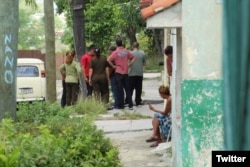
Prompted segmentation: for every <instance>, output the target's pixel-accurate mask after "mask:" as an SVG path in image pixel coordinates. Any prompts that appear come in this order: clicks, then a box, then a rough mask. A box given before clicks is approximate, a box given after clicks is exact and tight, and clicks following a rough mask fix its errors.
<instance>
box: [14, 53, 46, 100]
mask: <svg viewBox="0 0 250 167" xmlns="http://www.w3.org/2000/svg"><path fill="white" fill-rule="evenodd" d="M16 88H17V92H16V93H17V94H16V96H17V102H22V101H44V100H45V99H46V75H45V67H44V62H43V61H42V60H40V59H36V58H18V59H17V86H16Z"/></svg>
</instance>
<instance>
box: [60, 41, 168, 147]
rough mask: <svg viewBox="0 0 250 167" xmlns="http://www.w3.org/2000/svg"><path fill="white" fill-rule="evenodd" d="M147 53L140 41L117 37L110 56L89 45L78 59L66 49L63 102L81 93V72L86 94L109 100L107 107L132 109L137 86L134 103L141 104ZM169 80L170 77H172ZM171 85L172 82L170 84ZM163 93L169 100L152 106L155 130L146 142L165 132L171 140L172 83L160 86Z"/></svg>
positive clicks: (157, 139) (69, 102) (159, 138)
mask: <svg viewBox="0 0 250 167" xmlns="http://www.w3.org/2000/svg"><path fill="white" fill-rule="evenodd" d="M172 52H173V51H172V46H167V47H166V48H165V50H164V53H165V54H166V56H167V62H166V63H167V67H168V68H167V71H168V76H169V77H171V76H172V62H173V58H172ZM145 62H146V61H145V53H144V52H143V51H142V50H140V49H139V43H138V42H134V43H133V50H132V51H130V50H127V49H125V48H124V47H123V43H122V40H121V39H117V40H116V46H110V47H109V56H107V57H105V56H103V55H102V53H101V50H100V48H98V47H96V45H90V46H89V48H88V52H87V53H85V54H84V55H83V56H82V58H81V62H80V63H79V62H78V61H77V60H76V59H75V52H74V51H71V52H67V53H66V58H65V63H64V64H63V65H61V67H60V72H61V74H62V78H63V79H62V81H63V88H64V89H63V95H62V100H61V104H62V107H64V106H65V105H67V106H69V105H74V104H76V103H77V100H78V96H79V87H80V85H79V76H80V75H82V76H83V78H84V81H85V83H86V86H87V96H88V97H89V96H92V93H93V94H94V97H95V98H96V100H99V101H102V102H103V103H104V104H106V106H107V109H113V108H116V109H123V108H124V106H125V105H126V103H127V104H128V107H129V109H130V110H133V100H132V95H133V92H134V90H135V99H134V101H135V105H137V106H138V105H141V104H142V99H141V94H142V81H143V66H144V65H145ZM169 81H170V80H169ZM109 84H110V86H111V90H112V94H113V97H114V105H113V106H112V107H111V106H110V105H109V94H110V92H109ZM169 85H170V84H169ZM158 91H159V94H160V96H161V97H162V98H163V99H165V100H166V102H165V107H164V109H163V110H159V109H156V108H154V107H153V106H152V105H151V104H149V109H150V110H151V111H153V112H154V117H153V119H152V126H153V133H152V136H151V137H150V138H148V139H147V140H146V142H154V143H153V144H151V145H150V147H155V146H158V144H159V143H161V142H162V135H161V134H163V136H165V137H166V138H167V140H171V124H172V123H171V108H172V107H171V103H172V102H171V92H170V87H169V86H160V87H159V89H158Z"/></svg>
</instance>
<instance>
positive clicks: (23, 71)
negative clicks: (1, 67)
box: [17, 66, 39, 77]
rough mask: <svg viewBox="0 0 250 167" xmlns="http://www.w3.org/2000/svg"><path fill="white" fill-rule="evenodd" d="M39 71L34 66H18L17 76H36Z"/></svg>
mask: <svg viewBox="0 0 250 167" xmlns="http://www.w3.org/2000/svg"><path fill="white" fill-rule="evenodd" d="M38 76H39V72H38V68H37V67H36V66H18V67H17V77H38Z"/></svg>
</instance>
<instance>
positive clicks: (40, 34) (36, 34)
mask: <svg viewBox="0 0 250 167" xmlns="http://www.w3.org/2000/svg"><path fill="white" fill-rule="evenodd" d="M39 13H40V14H41V13H42V12H41V11H39V9H38V8H30V7H29V6H27V5H26V4H25V3H24V2H22V1H20V5H19V33H18V49H40V48H41V47H42V46H43V45H44V24H43V16H41V15H39Z"/></svg>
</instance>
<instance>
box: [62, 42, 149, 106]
mask: <svg viewBox="0 0 250 167" xmlns="http://www.w3.org/2000/svg"><path fill="white" fill-rule="evenodd" d="M68 59H70V60H71V61H68ZM144 64H145V54H144V52H143V51H142V50H139V44H138V43H137V42H134V44H133V51H130V50H127V49H125V48H124V47H123V42H122V40H121V39H120V38H118V39H117V40H116V46H110V47H109V56H107V57H105V56H103V55H102V53H101V50H100V48H98V47H97V46H96V45H90V46H89V48H88V52H87V53H85V54H84V55H83V56H82V58H81V62H80V63H79V62H77V60H76V59H75V52H73V51H72V52H67V54H66V58H65V63H64V64H63V65H61V67H60V72H61V74H62V77H63V85H65V89H64V91H65V92H63V96H62V100H61V103H62V107H64V106H65V105H67V106H69V105H74V104H76V102H77V99H78V93H79V86H80V85H79V75H83V78H84V81H85V83H86V87H87V96H88V97H89V96H92V94H94V97H95V98H96V99H97V100H100V101H102V102H103V103H104V104H106V106H107V109H113V108H117V109H123V108H124V106H125V104H126V103H128V107H129V109H130V110H132V109H133V101H132V94H133V91H134V90H135V104H136V105H140V104H141V102H142V99H141V94H142V80H143V65H144ZM109 84H110V86H111V90H112V94H113V97H114V105H113V106H110V105H109ZM70 85H74V87H73V86H70ZM75 87H77V88H78V89H76V88H75ZM64 93H65V94H66V95H65V94H64ZM64 98H66V100H64Z"/></svg>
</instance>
